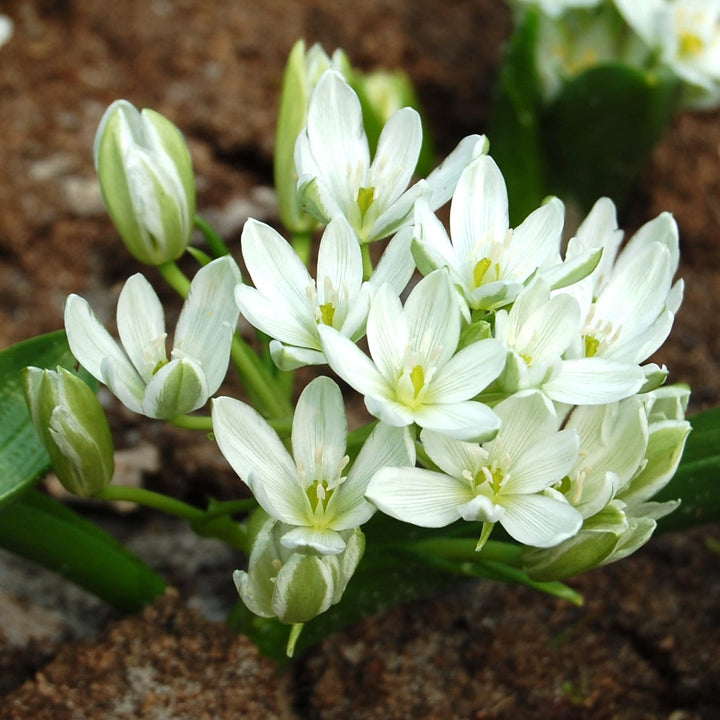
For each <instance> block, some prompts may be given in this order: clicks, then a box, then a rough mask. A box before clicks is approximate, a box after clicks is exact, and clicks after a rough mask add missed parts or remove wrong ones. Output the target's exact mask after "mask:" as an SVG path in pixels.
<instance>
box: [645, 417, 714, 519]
mask: <svg viewBox="0 0 720 720" xmlns="http://www.w3.org/2000/svg"><path fill="white" fill-rule="evenodd" d="M688 419H689V421H690V424H691V425H692V427H693V431H692V432H691V433H690V435H689V436H688V439H687V442H686V444H685V452H684V453H683V457H682V460H681V461H680V466H679V467H678V469H677V472H676V473H675V475H674V477H673V479H672V480H671V481H670V482H669V483H668V484H667V485H666V486H665V487H664V488H663V489H662V490H661V491H660V492H659V493H658V494H657V495H656V496H655V497H654V498H653V501H658V502H663V501H665V500H675V499H677V498H680V499H681V500H682V502H681V504H680V507H679V508H678V509H677V510H675V511H674V512H672V513H671V514H670V515H667V516H666V517H664V518H661V519H660V520H658V530H659V531H661V532H667V531H671V530H683V529H685V528H689V527H695V526H696V525H703V524H705V523H709V522H714V521H717V520H720V408H714V409H712V410H708V411H707V412H703V413H699V414H697V415H693V416H692V417H690V418H688Z"/></svg>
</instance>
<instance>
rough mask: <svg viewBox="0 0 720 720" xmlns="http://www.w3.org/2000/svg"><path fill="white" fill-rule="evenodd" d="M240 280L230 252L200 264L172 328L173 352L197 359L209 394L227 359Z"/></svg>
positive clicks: (227, 361) (221, 373) (178, 355)
mask: <svg viewBox="0 0 720 720" xmlns="http://www.w3.org/2000/svg"><path fill="white" fill-rule="evenodd" d="M240 280H241V278H240V270H238V267H237V265H236V264H235V261H234V260H233V259H232V258H231V257H230V256H225V257H221V258H219V259H217V260H213V262H211V263H210V264H209V265H206V266H205V267H203V268H200V270H198V272H197V274H196V275H195V277H194V278H193V281H192V282H191V283H190V291H189V293H188V297H187V300H186V301H185V304H184V305H183V308H182V311H181V312H180V318H179V319H178V323H177V328H176V330H175V341H174V346H173V350H172V356H173V357H176V358H182V357H188V358H191V359H192V360H194V361H196V362H197V363H198V364H199V365H200V366H201V367H202V369H203V372H204V373H205V377H206V378H207V384H208V391H209V392H210V394H212V393H214V392H215V391H216V390H217V389H218V388H219V387H220V383H221V382H222V381H223V378H224V377H225V373H226V372H227V368H228V363H229V362H230V346H231V345H232V337H233V333H234V332H235V326H236V325H237V321H238V314H239V312H240V311H239V309H238V306H237V305H236V304H235V302H234V300H233V290H234V288H235V286H236V285H237V284H238V283H239V282H240Z"/></svg>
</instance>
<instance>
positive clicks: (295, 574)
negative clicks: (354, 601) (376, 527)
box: [233, 510, 365, 624]
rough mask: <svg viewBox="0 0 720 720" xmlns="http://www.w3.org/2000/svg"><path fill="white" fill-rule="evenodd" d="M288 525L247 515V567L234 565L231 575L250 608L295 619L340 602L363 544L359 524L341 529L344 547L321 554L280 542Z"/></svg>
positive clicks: (264, 614) (302, 619)
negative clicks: (249, 545) (349, 528)
mask: <svg viewBox="0 0 720 720" xmlns="http://www.w3.org/2000/svg"><path fill="white" fill-rule="evenodd" d="M288 527H289V526H287V525H284V524H283V523H281V522H277V521H275V520H273V519H272V518H271V517H269V516H268V515H267V514H266V513H265V512H264V511H263V510H257V511H256V512H255V513H254V515H253V517H252V519H251V521H250V537H251V542H252V549H251V551H250V560H249V563H248V570H247V572H244V571H242V570H236V571H235V573H234V575H233V579H234V580H235V586H236V587H237V590H238V593H239V594H240V598H241V599H242V601H243V602H244V603H245V605H246V606H247V607H248V609H249V610H250V611H251V612H253V613H255V614H256V615H259V616H260V617H266V618H271V617H276V618H277V619H278V620H280V622H283V623H287V624H298V623H305V622H308V621H309V620H312V619H313V618H314V617H316V616H317V615H320V614H321V613H324V612H325V611H326V610H327V609H328V608H329V607H331V606H332V605H335V604H336V603H338V602H340V598H342V594H343V592H344V591H345V587H346V586H347V584H348V581H349V580H350V578H351V577H352V575H353V573H354V572H355V568H357V565H358V563H359V562H360V558H361V557H362V554H363V551H364V550H365V536H364V535H363V533H362V531H361V530H360V528H354V529H353V530H346V531H343V532H342V533H341V534H342V536H343V539H344V540H345V542H346V548H345V550H343V552H341V553H339V554H337V555H319V554H317V553H314V552H312V551H307V552H300V551H297V550H289V549H288V548H286V547H284V546H283V545H282V544H281V542H280V538H281V537H282V535H284V534H285V533H287V531H288Z"/></svg>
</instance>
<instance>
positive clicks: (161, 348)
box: [117, 273, 167, 383]
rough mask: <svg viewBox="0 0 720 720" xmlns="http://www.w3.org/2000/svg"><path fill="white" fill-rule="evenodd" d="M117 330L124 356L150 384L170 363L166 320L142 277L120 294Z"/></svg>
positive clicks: (150, 288)
mask: <svg viewBox="0 0 720 720" xmlns="http://www.w3.org/2000/svg"><path fill="white" fill-rule="evenodd" d="M117 328H118V334H119V335H120V341H121V342H122V344H123V348H124V349H125V352H126V353H127V355H128V357H129V358H130V360H131V362H132V364H133V365H134V366H135V369H136V370H137V371H138V372H139V373H140V377H142V379H143V381H144V382H146V383H149V382H150V380H151V379H152V376H153V373H154V372H155V370H156V369H157V367H158V366H159V365H160V364H162V363H165V362H166V361H167V351H166V350H165V335H166V333H165V317H164V314H163V307H162V305H161V303H160V300H159V299H158V296H157V294H156V293H155V291H154V290H153V288H152V285H150V283H149V282H148V281H147V280H146V279H145V277H144V276H143V275H141V274H140V273H136V274H135V275H133V276H132V277H130V278H129V279H128V281H127V282H126V283H125V285H123V289H122V291H121V292H120V297H119V298H118V306H117Z"/></svg>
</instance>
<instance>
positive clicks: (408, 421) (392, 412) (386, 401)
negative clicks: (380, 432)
mask: <svg viewBox="0 0 720 720" xmlns="http://www.w3.org/2000/svg"><path fill="white" fill-rule="evenodd" d="M365 407H366V408H367V411H368V412H369V413H370V414H371V415H372V416H373V417H376V418H377V419H378V420H380V421H382V422H384V423H387V424H388V425H392V426H393V427H401V428H402V427H406V426H407V425H412V423H413V418H414V415H413V411H412V410H411V409H410V408H409V407H407V406H406V405H402V404H401V403H399V402H397V401H396V400H391V399H390V398H389V397H385V396H382V395H378V396H372V395H366V396H365Z"/></svg>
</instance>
